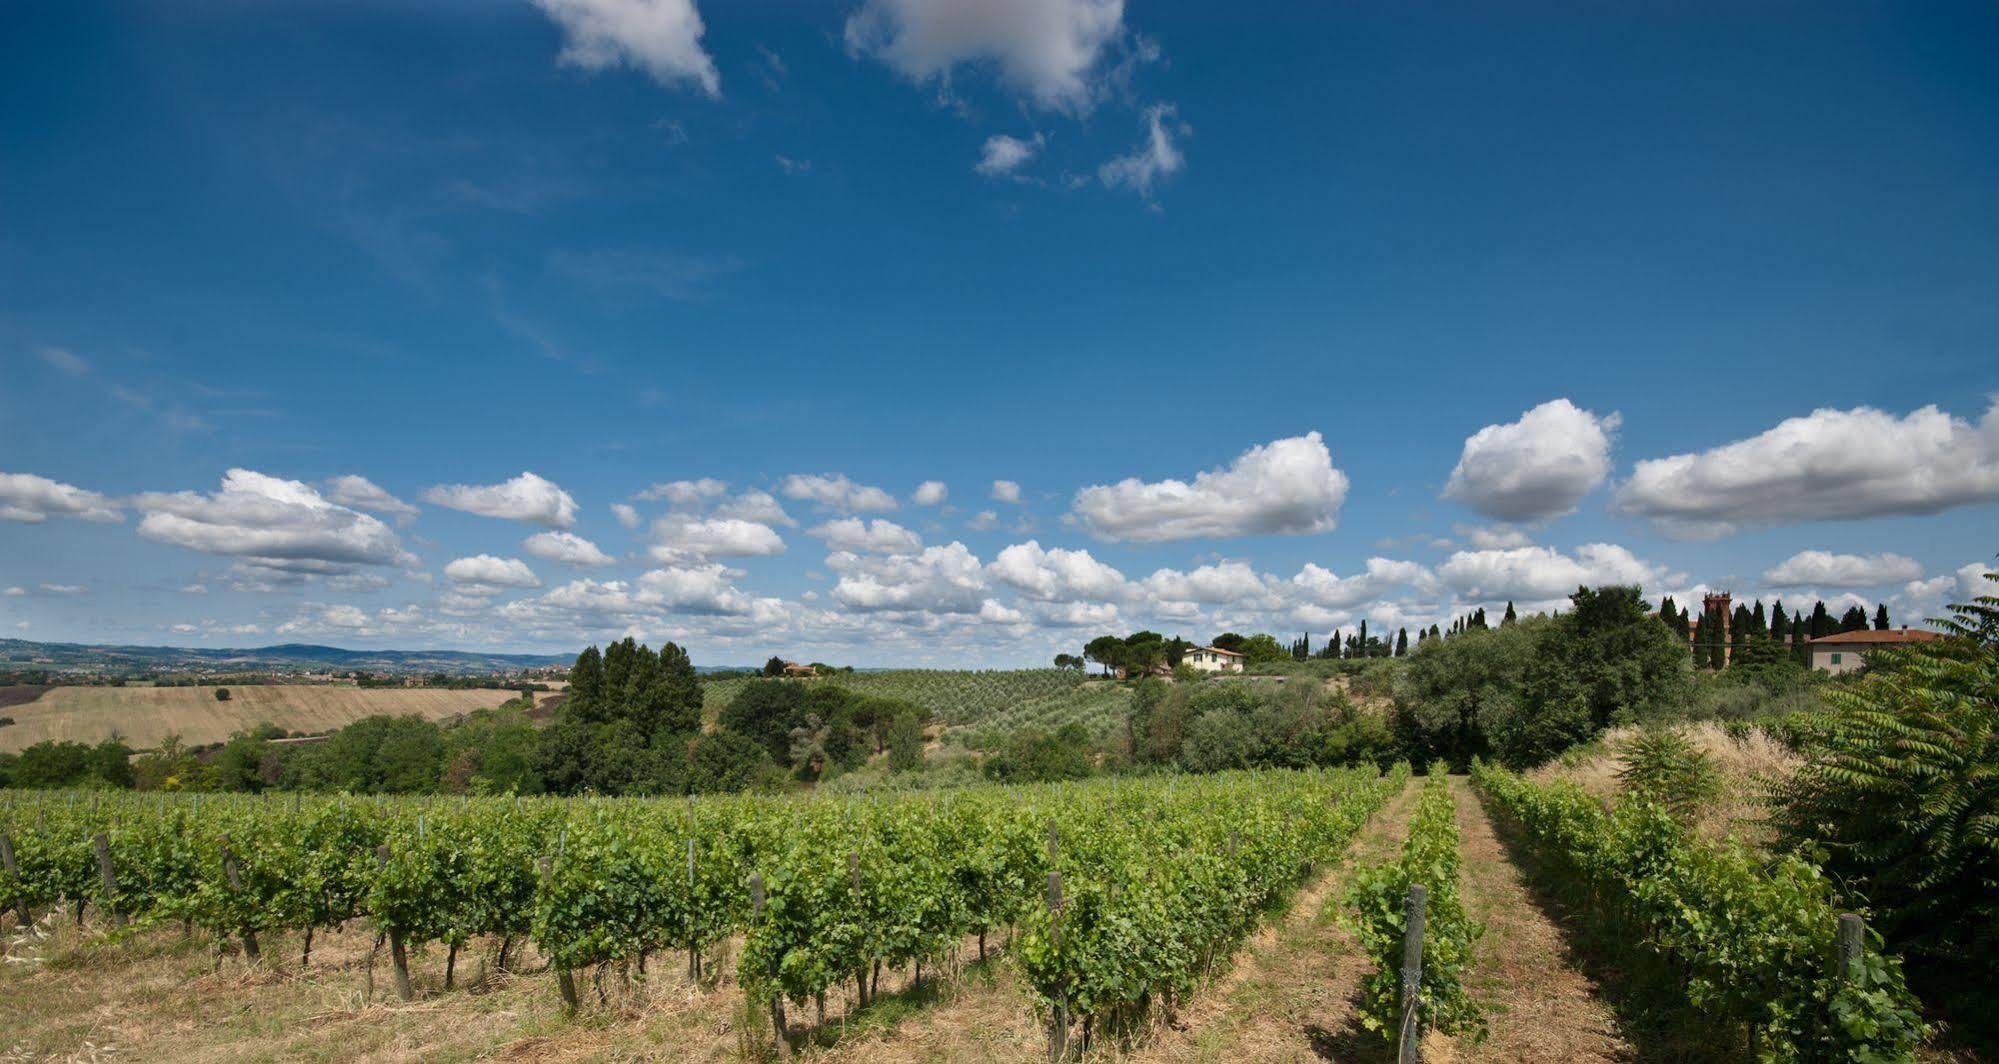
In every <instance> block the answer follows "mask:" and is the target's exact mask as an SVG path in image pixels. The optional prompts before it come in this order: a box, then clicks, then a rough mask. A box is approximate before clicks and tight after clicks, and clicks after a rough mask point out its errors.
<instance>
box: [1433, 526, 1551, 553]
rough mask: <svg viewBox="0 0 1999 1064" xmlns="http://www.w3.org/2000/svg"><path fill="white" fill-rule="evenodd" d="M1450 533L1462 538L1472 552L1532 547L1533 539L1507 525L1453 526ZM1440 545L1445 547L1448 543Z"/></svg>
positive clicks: (1444, 542)
mask: <svg viewBox="0 0 1999 1064" xmlns="http://www.w3.org/2000/svg"><path fill="white" fill-rule="evenodd" d="M1451 531H1453V532H1455V533H1457V534H1458V535H1460V536H1463V537H1464V539H1465V543H1467V544H1468V545H1470V547H1471V548H1472V549H1473V550H1503V549H1505V548H1507V547H1531V546H1533V545H1534V537H1532V536H1529V535H1528V534H1527V533H1525V532H1523V531H1521V530H1520V529H1517V528H1513V527H1511V526H1509V525H1454V526H1452V528H1451ZM1440 545H1446V546H1447V545H1448V541H1443V542H1442V543H1441V544H1440Z"/></svg>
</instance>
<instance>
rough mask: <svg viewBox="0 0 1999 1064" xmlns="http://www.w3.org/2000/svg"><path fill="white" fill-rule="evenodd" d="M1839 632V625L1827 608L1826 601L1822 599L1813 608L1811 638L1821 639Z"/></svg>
mask: <svg viewBox="0 0 1999 1064" xmlns="http://www.w3.org/2000/svg"><path fill="white" fill-rule="evenodd" d="M1837 631H1839V625H1838V623H1836V622H1835V621H1834V620H1833V619H1832V613H1831V611H1829V610H1827V609H1826V608H1825V600H1824V599H1820V600H1819V601H1818V604H1817V605H1814V606H1813V607H1812V627H1811V633H1812V636H1811V637H1812V638H1813V639H1821V638H1823V637H1825V636H1829V635H1831V634H1833V633H1834V632H1837Z"/></svg>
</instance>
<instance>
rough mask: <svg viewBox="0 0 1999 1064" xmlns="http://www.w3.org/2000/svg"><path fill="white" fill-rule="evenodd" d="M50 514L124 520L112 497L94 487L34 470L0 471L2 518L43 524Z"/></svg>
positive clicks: (54, 515) (95, 519) (0, 512)
mask: <svg viewBox="0 0 1999 1064" xmlns="http://www.w3.org/2000/svg"><path fill="white" fill-rule="evenodd" d="M51 517H74V518H77V519H78V520H81V521H122V520H124V519H125V515H124V514H122V513H120V512H118V507H117V506H116V505H114V504H113V503H112V502H111V500H109V499H107V498H105V497H104V496H102V495H99V494H98V493H96V492H94V491H85V490H83V489H82V488H79V487H76V486H75V485H72V484H63V483H59V482H57V481H53V480H50V479H49V478H47V477H38V476H36V475H35V474H33V473H0V521H24V522H27V523H28V524H40V523H42V522H43V521H46V520H48V519H49V518H51Z"/></svg>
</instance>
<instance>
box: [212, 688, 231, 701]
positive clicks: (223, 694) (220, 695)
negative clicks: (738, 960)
mask: <svg viewBox="0 0 1999 1064" xmlns="http://www.w3.org/2000/svg"><path fill="white" fill-rule="evenodd" d="M215 700H216V701H217V702H227V701H229V689H228V688H227V687H218V688H216V689H215Z"/></svg>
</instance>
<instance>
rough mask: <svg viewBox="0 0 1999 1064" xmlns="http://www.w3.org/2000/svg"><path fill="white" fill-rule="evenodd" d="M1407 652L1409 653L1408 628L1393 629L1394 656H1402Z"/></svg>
mask: <svg viewBox="0 0 1999 1064" xmlns="http://www.w3.org/2000/svg"><path fill="white" fill-rule="evenodd" d="M1408 653H1409V629H1407V628H1397V629H1396V630H1395V656H1396V657H1398V658H1399V657H1404V656H1406V655H1407V654H1408Z"/></svg>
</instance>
